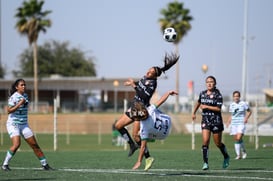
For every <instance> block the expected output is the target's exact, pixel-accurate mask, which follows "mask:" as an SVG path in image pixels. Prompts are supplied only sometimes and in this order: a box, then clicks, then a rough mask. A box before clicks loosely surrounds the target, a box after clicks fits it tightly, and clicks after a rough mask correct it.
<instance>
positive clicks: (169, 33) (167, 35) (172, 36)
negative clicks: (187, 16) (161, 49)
mask: <svg viewBox="0 0 273 181" xmlns="http://www.w3.org/2000/svg"><path fill="white" fill-rule="evenodd" d="M163 38H164V40H166V41H167V42H174V41H175V40H176V38H177V34H176V31H175V29H174V28H171V27H170V28H166V29H165V30H164V32H163Z"/></svg>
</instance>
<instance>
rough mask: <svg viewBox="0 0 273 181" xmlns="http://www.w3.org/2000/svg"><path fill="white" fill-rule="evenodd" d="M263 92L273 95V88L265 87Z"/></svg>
mask: <svg viewBox="0 0 273 181" xmlns="http://www.w3.org/2000/svg"><path fill="white" fill-rule="evenodd" d="M263 92H264V93H265V94H266V95H267V96H269V97H273V89H264V90H263Z"/></svg>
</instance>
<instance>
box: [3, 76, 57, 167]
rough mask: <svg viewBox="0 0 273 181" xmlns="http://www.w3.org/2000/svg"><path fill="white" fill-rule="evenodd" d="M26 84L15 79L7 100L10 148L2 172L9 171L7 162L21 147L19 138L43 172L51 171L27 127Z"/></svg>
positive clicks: (21, 80)
mask: <svg viewBox="0 0 273 181" xmlns="http://www.w3.org/2000/svg"><path fill="white" fill-rule="evenodd" d="M25 91H26V83H25V81H24V80H23V79H17V80H16V81H15V82H14V83H13V84H12V86H11V90H10V97H9V100H8V108H7V111H8V114H9V115H8V120H7V130H8V134H9V136H10V139H11V142H12V146H11V147H10V148H9V150H8V151H7V154H6V157H5V159H4V162H3V165H2V170H4V171H10V168H9V162H10V160H11V159H12V158H13V156H14V155H15V153H16V151H17V150H18V148H19V147H20V145H21V136H22V137H23V138H24V139H25V141H26V142H27V143H28V144H29V146H30V147H31V148H32V149H33V151H34V153H35V155H36V156H37V158H38V159H39V160H40V163H41V165H42V168H43V169H44V170H52V168H51V167H50V166H49V165H48V163H47V160H46V158H45V155H44V153H43V152H42V150H41V148H40V146H39V145H38V143H37V141H36V138H35V136H34V134H33V132H32V130H31V129H30V128H29V126H28V103H29V101H28V96H27V94H26V93H25Z"/></svg>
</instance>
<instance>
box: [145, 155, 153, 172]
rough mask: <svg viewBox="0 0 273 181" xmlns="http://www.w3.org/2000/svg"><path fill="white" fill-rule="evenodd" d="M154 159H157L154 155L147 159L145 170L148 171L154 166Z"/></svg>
mask: <svg viewBox="0 0 273 181" xmlns="http://www.w3.org/2000/svg"><path fill="white" fill-rule="evenodd" d="M154 160H155V159H154V158H153V157H149V158H147V159H146V160H145V168H144V170H145V171H148V170H149V169H150V168H151V167H152V165H153V162H154Z"/></svg>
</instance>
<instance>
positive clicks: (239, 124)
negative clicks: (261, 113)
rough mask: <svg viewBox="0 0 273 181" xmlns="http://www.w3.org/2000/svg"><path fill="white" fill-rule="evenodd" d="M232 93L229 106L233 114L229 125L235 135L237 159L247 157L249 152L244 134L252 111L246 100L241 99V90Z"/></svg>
mask: <svg viewBox="0 0 273 181" xmlns="http://www.w3.org/2000/svg"><path fill="white" fill-rule="evenodd" d="M232 95H233V102H232V103H231V104H230V106H229V112H230V113H231V115H230V117H229V118H228V125H227V127H228V126H229V125H230V135H233V137H234V149H235V153H236V158H235V159H236V160H238V159H241V158H243V159H245V158H246V156H247V153H246V149H245V146H244V142H243V136H244V134H245V130H246V123H247V122H248V119H249V117H250V116H251V113H252V111H251V110H250V108H249V106H248V104H247V103H246V102H244V101H241V100H240V96H241V95H240V92H239V91H234V92H233V94H232ZM241 151H242V154H241Z"/></svg>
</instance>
